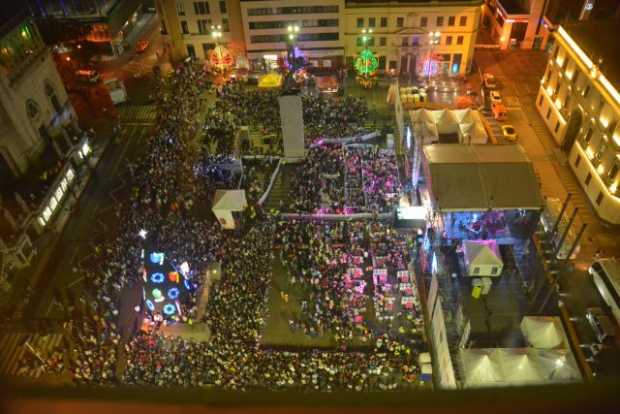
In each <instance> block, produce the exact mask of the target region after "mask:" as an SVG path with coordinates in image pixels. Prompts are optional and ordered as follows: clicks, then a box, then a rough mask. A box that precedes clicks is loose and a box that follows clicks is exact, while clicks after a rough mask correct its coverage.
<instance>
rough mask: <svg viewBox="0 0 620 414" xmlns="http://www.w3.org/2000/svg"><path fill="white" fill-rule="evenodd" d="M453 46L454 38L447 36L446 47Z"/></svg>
mask: <svg viewBox="0 0 620 414" xmlns="http://www.w3.org/2000/svg"><path fill="white" fill-rule="evenodd" d="M451 44H452V36H446V45H451Z"/></svg>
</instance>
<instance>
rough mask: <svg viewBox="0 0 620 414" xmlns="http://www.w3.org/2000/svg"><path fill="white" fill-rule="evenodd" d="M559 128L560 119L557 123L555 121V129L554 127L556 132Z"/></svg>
mask: <svg viewBox="0 0 620 414" xmlns="http://www.w3.org/2000/svg"><path fill="white" fill-rule="evenodd" d="M559 130H560V121H558V122H556V123H555V129H554V132H555V133H556V134H557V133H558V131H559Z"/></svg>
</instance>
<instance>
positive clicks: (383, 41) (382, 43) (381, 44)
mask: <svg viewBox="0 0 620 414" xmlns="http://www.w3.org/2000/svg"><path fill="white" fill-rule="evenodd" d="M385 44H386V41H385V37H380V38H379V46H385Z"/></svg>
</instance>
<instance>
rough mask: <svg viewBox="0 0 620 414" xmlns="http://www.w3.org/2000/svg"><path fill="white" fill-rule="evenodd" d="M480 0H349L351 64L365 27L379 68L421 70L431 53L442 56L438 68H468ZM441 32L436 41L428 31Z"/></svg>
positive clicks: (445, 71) (347, 20)
mask: <svg viewBox="0 0 620 414" xmlns="http://www.w3.org/2000/svg"><path fill="white" fill-rule="evenodd" d="M481 5H482V1H478V0H473V1H459V2H454V1H433V2H428V1H381V0H351V1H347V5H346V9H345V26H344V32H345V33H344V34H345V49H346V56H347V62H348V63H349V64H352V62H353V59H354V58H355V56H356V55H357V54H358V53H359V52H360V51H361V50H362V48H363V43H362V41H361V35H362V30H363V29H372V31H373V35H372V38H371V40H370V41H369V42H368V46H369V47H370V49H371V50H373V51H374V52H375V54H376V55H377V56H378V59H379V70H391V71H394V72H400V73H405V74H406V73H418V74H421V73H422V72H423V61H424V59H425V56H428V54H429V53H430V52H432V53H433V55H436V56H438V57H439V58H440V64H439V73H443V74H449V75H464V74H465V73H467V72H468V71H469V70H470V68H471V62H472V60H473V53H474V45H475V43H476V35H477V33H478V30H479V27H480V13H481ZM437 32H439V36H438V42H437V44H431V41H430V39H431V37H430V36H429V33H433V34H435V33H437Z"/></svg>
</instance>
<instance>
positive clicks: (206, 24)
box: [198, 19, 211, 34]
mask: <svg viewBox="0 0 620 414" xmlns="http://www.w3.org/2000/svg"><path fill="white" fill-rule="evenodd" d="M210 27H211V22H210V20H208V19H202V20H198V33H200V34H207V33H209V28H210Z"/></svg>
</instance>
